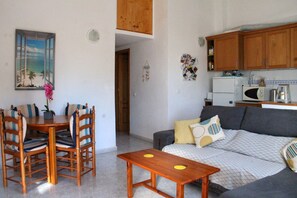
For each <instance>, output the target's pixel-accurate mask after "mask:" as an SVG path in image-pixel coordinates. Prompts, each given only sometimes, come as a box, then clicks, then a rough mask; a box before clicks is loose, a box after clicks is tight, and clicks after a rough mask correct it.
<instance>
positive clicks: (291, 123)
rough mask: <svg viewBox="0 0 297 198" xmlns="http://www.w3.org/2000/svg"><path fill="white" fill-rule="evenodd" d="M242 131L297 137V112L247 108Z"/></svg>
mask: <svg viewBox="0 0 297 198" xmlns="http://www.w3.org/2000/svg"><path fill="white" fill-rule="evenodd" d="M241 129H244V130H246V131H251V132H253V133H262V134H268V135H274V136H285V137H297V111H295V110H281V109H263V108H258V107H247V109H246V113H245V116H244V119H243V121H242V124H241Z"/></svg>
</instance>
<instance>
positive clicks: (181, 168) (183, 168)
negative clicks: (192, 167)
mask: <svg viewBox="0 0 297 198" xmlns="http://www.w3.org/2000/svg"><path fill="white" fill-rule="evenodd" d="M173 168H174V169H176V170H185V169H186V168H187V166H185V165H174V166H173Z"/></svg>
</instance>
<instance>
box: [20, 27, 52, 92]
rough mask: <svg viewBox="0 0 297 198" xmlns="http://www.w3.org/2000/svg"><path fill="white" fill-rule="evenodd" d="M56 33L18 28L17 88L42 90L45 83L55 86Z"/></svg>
mask: <svg viewBox="0 0 297 198" xmlns="http://www.w3.org/2000/svg"><path fill="white" fill-rule="evenodd" d="M54 68H55V34H54V33H45V32H36V31H28V30H18V29H17V30H16V36H15V89H16V90H40V89H44V87H43V86H44V84H46V83H50V84H52V85H53V87H54V80H55V75H54V74H55V73H54V72H55V70H54Z"/></svg>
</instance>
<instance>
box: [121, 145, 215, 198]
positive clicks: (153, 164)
mask: <svg viewBox="0 0 297 198" xmlns="http://www.w3.org/2000/svg"><path fill="white" fill-rule="evenodd" d="M118 157H119V158H121V159H123V160H125V161H126V162H127V193H128V197H129V198H130V197H133V187H138V186H144V187H146V188H148V189H150V190H152V191H154V192H156V193H158V194H160V195H162V196H164V197H172V196H170V195H168V194H166V193H164V192H162V191H160V190H158V189H157V186H156V175H159V176H162V177H165V178H167V179H169V180H171V181H174V182H176V197H178V198H182V197H184V185H185V184H187V183H190V182H193V181H196V180H198V179H202V198H206V197H208V183H209V179H208V176H209V175H211V174H214V173H216V172H219V171H220V169H219V168H216V167H213V166H209V165H206V164H202V163H199V162H195V161H192V160H188V159H185V158H182V157H178V156H175V155H172V154H169V153H165V152H162V151H159V150H156V149H147V150H141V151H136V152H131V153H124V154H119V155H118ZM132 165H136V166H139V167H141V168H143V169H145V170H147V171H149V172H150V173H151V178H150V179H148V180H145V181H142V182H139V183H136V184H133V174H132V172H133V171H132ZM176 165H182V166H178V167H175V166H176ZM176 168H179V169H182V168H185V169H183V170H179V169H176ZM149 183H150V185H149Z"/></svg>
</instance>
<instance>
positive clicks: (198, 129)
mask: <svg viewBox="0 0 297 198" xmlns="http://www.w3.org/2000/svg"><path fill="white" fill-rule="evenodd" d="M190 128H191V129H192V133H193V136H194V138H195V143H196V147H198V148H202V147H204V146H206V145H209V144H211V143H213V142H215V141H217V140H221V139H224V138H225V134H224V132H223V130H222V128H221V124H220V119H219V116H218V115H216V116H214V117H212V118H210V119H208V120H204V121H203V122H200V123H197V124H192V125H190Z"/></svg>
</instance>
